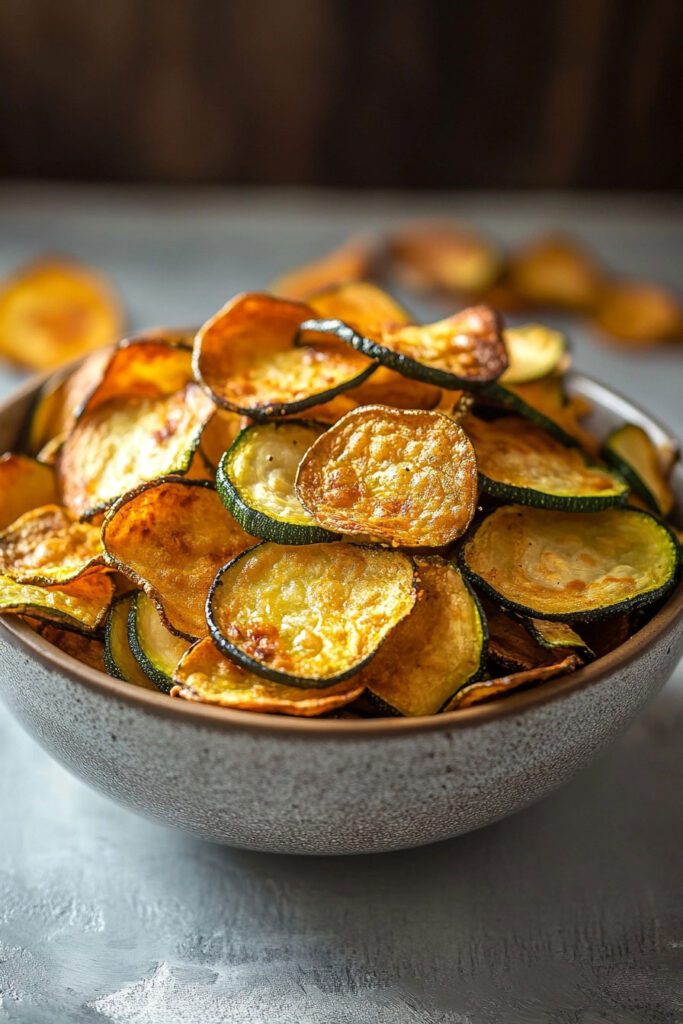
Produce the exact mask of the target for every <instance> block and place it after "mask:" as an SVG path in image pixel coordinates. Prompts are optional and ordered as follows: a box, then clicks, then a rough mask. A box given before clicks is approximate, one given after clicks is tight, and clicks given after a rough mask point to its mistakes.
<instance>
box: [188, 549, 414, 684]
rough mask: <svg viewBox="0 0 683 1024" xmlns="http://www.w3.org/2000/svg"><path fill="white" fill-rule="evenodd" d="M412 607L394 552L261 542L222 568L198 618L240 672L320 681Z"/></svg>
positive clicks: (410, 574) (360, 662) (334, 679)
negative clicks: (204, 611)
mask: <svg viewBox="0 0 683 1024" xmlns="http://www.w3.org/2000/svg"><path fill="white" fill-rule="evenodd" d="M414 603H415V580H414V563H413V561H412V559H410V558H409V557H408V556H407V555H404V554H401V553H399V552H398V551H388V550H386V549H385V548H371V547H368V546H361V545H358V544H343V543H341V542H333V543H331V544H307V545H305V546H302V547H295V546H292V547H283V546H280V545H279V544H273V543H269V542H266V543H264V544H259V545H258V546H257V547H255V548H252V549H251V550H250V551H246V552H244V553H243V554H242V555H240V556H239V557H238V558H236V559H235V560H234V561H233V562H230V563H229V564H228V565H226V566H224V567H223V569H221V571H220V572H219V573H218V575H217V577H216V580H215V583H214V585H213V587H212V588H211V593H210V596H209V600H208V602H207V618H208V620H209V626H210V630H211V636H212V637H213V639H214V640H215V642H216V644H217V645H218V647H219V648H220V649H221V650H222V651H223V652H224V653H225V654H227V655H228V656H229V657H230V658H231V659H232V660H234V661H237V662H238V663H240V664H241V665H242V666H243V667H244V668H246V669H249V670H251V671H253V672H256V673H257V675H261V676H263V677H264V678H266V679H271V680H273V681H274V682H281V683H285V684H287V685H292V686H300V687H317V686H321V687H322V686H326V685H330V686H331V685H332V684H333V683H338V682H341V681H342V679H346V678H348V677H349V676H351V675H353V674H354V673H355V672H357V671H358V670H359V669H361V668H362V667H363V666H364V665H365V664H366V662H367V661H369V659H370V658H372V657H373V655H374V654H376V653H377V650H378V648H379V647H380V645H381V643H382V641H383V640H385V639H386V638H387V636H388V635H389V634H390V633H391V631H392V629H393V628H394V626H396V625H397V624H398V623H399V622H400V621H401V619H403V618H405V616H406V615H407V614H408V613H409V612H410V611H411V609H412V607H413V605H414Z"/></svg>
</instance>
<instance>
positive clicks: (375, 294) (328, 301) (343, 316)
mask: <svg viewBox="0 0 683 1024" xmlns="http://www.w3.org/2000/svg"><path fill="white" fill-rule="evenodd" d="M308 305H309V306H310V308H311V309H313V310H315V313H316V315H317V316H318V317H321V318H322V319H325V320H343V321H344V323H345V324H348V325H349V327H353V329H354V330H355V331H358V332H359V333H360V334H363V335H365V337H366V338H373V339H374V340H375V341H381V338H382V334H383V332H384V330H385V329H387V328H391V327H399V326H401V325H402V324H409V323H410V322H411V320H412V317H411V316H410V314H409V313H408V312H407V311H406V310H405V309H403V307H402V306H399V304H398V302H396V300H395V299H393V298H392V297H391V295H388V294H387V293H386V292H385V291H382V289H381V288H378V287H377V285H375V284H370V283H369V282H368V281H356V282H354V283H352V284H346V285H341V286H340V287H338V288H330V289H329V290H328V291H325V292H321V293H320V294H318V295H315V296H314V297H313V298H312V299H311V300H310V302H309V303H308Z"/></svg>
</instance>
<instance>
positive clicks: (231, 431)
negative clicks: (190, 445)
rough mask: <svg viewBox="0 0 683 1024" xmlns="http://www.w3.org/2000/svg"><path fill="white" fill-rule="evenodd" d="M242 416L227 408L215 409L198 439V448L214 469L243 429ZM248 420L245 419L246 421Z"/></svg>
mask: <svg viewBox="0 0 683 1024" xmlns="http://www.w3.org/2000/svg"><path fill="white" fill-rule="evenodd" d="M243 420H244V417H243V416H240V415H239V414H238V413H236V412H228V411H227V409H216V411H215V412H214V413H213V415H212V416H211V417H210V419H209V420H208V421H207V424H206V426H205V427H204V429H203V430H202V436H201V438H200V439H199V449H200V451H201V452H202V454H203V455H204V458H205V459H206V461H207V462H208V464H209V465H210V466H213V467H214V471H215V468H216V466H217V465H218V463H219V462H220V461H221V459H222V458H223V455H224V454H225V452H227V450H228V448H229V447H230V445H231V444H232V442H233V441H234V440H235V438H236V437H237V435H238V434H239V432H240V431H241V430H242V429H243V427H244V425H245V424H244V423H243ZM248 422H250V421H247V423H248Z"/></svg>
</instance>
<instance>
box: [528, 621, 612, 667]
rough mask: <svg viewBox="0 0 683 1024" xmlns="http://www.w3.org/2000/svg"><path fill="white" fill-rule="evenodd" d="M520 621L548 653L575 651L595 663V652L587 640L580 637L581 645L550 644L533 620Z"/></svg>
mask: <svg viewBox="0 0 683 1024" xmlns="http://www.w3.org/2000/svg"><path fill="white" fill-rule="evenodd" d="M519 621H520V622H521V624H522V625H523V626H524V628H525V629H526V631H527V633H528V634H529V635H530V636H532V637H533V638H534V640H535V641H536V643H538V644H540V645H541V647H545V649H546V650H547V651H557V650H567V649H571V650H573V651H578V652H579V654H581V655H583V657H584V658H585V659H586V660H587V661H595V657H596V655H595V651H593V650H591V648H590V647H589V646H588V644H587V643H586V642H585V640H581V637H579V639H580V640H581V643H579V644H549V643H548V641H547V640H546V639H545V637H544V636H543V634H542V633H541V632H540V631H539V630H538V629H536V627H535V626H534V624H533V620H532V619H530V618H521V619H520V620H519ZM577 636H578V634H577Z"/></svg>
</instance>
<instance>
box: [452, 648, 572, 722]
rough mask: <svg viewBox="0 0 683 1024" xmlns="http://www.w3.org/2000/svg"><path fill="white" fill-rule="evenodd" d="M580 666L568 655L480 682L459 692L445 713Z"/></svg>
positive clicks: (504, 695) (508, 692)
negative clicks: (551, 661)
mask: <svg viewBox="0 0 683 1024" xmlns="http://www.w3.org/2000/svg"><path fill="white" fill-rule="evenodd" d="M579 665H580V660H579V659H578V658H577V657H576V655H575V654H568V655H567V657H566V658H562V659H561V660H558V661H556V662H553V664H552V665H542V666H540V667H539V668H531V669H528V670H527V671H525V672H514V673H513V674H512V675H509V676H500V677H499V678H498V679H482V680H481V681H480V682H476V683H470V685H469V686H464V687H463V688H462V690H459V691H458V692H457V693H456V695H455V697H453V700H451V701H450V702H449V703H448V705H447V706H446V707H445V708H444V711H457V710H458V709H459V708H469V707H472V705H473V704H483V703H485V702H486V701H489V700H495V699H496V698H498V697H507V696H508V695H509V694H510V693H514V691H515V690H521V689H524V688H527V687H530V686H535V685H537V684H538V683H544V682H545V681H546V680H547V679H553V678H554V677H555V676H560V675H564V673H565V672H572V671H573V670H574V669H575V668H578V667H579Z"/></svg>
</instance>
